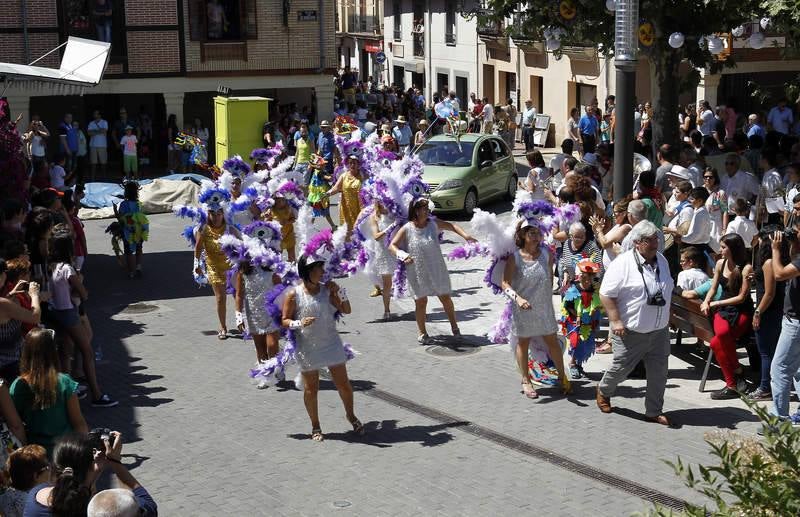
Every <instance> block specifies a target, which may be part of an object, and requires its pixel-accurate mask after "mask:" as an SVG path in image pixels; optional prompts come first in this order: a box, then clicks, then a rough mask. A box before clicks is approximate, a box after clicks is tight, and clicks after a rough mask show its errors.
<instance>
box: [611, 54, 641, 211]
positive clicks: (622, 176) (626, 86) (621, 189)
mask: <svg viewBox="0 0 800 517" xmlns="http://www.w3.org/2000/svg"><path fill="white" fill-rule="evenodd" d="M616 68H617V92H616V107H615V108H614V111H615V113H616V115H615V116H616V128H615V129H614V201H619V200H620V199H622V198H623V197H625V196H627V195H628V194H630V193H631V191H633V138H634V135H633V109H634V106H633V99H634V95H635V90H636V71H635V70H634V69H633V68H632V67H624V66H620V64H619V63H618V64H617V67H616Z"/></svg>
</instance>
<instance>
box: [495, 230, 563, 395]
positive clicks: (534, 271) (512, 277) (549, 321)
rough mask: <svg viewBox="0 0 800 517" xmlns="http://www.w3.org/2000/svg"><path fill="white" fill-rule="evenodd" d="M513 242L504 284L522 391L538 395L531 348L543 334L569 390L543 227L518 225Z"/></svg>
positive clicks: (526, 393)
mask: <svg viewBox="0 0 800 517" xmlns="http://www.w3.org/2000/svg"><path fill="white" fill-rule="evenodd" d="M514 244H515V245H516V246H517V250H516V251H515V252H514V253H513V254H512V255H511V256H509V257H508V260H506V265H505V269H504V270H503V282H502V287H503V292H504V293H505V294H506V296H508V297H509V298H510V299H511V301H512V306H511V310H512V313H511V315H512V318H511V328H512V332H513V334H514V335H515V336H516V337H517V347H516V349H515V354H516V358H517V367H518V368H519V371H520V373H521V374H522V392H523V393H524V394H525V396H526V397H528V398H531V399H535V398H538V397H539V394H538V393H536V390H535V389H533V386H532V385H531V378H530V373H529V370H528V347H529V345H530V342H531V339H532V338H536V337H540V338H541V339H542V340H543V341H544V342H545V344H546V345H547V349H548V354H549V356H550V358H551V359H552V360H553V362H554V363H555V365H556V369H557V370H558V378H559V382H560V384H561V390H562V391H563V392H564V393H565V394H566V393H570V392H571V391H572V388H571V386H570V382H569V378H568V377H567V375H566V374H565V372H564V352H563V351H562V350H561V346H560V345H559V343H558V339H557V338H556V332H557V331H558V323H556V318H555V314H554V313H553V311H552V310H551V308H552V305H553V301H552V298H553V297H552V293H551V286H552V283H551V282H552V278H553V260H552V258H551V257H550V253H549V252H548V251H547V250H546V248H545V247H544V246H543V244H542V232H541V230H540V229H539V228H538V227H536V226H530V225H529V224H528V223H527V221H522V222H521V223H519V224H518V226H517V232H516V234H515V236H514ZM534 307H535V308H536V309H535V310H534Z"/></svg>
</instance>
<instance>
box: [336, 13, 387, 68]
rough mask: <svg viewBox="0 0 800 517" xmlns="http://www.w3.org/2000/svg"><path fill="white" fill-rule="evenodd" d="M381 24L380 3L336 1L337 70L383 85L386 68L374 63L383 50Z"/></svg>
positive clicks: (377, 61)
mask: <svg viewBox="0 0 800 517" xmlns="http://www.w3.org/2000/svg"><path fill="white" fill-rule="evenodd" d="M383 22H384V18H383V0H359V1H354V0H337V1H336V47H337V52H338V56H339V68H341V69H344V68H345V67H349V68H350V69H351V70H355V71H357V72H358V76H359V79H361V80H362V81H367V80H368V79H369V78H370V77H372V78H373V80H375V81H378V82H386V72H385V71H386V64H385V63H379V61H380V60H379V59H377V56H378V55H380V53H381V52H383V50H384V46H383Z"/></svg>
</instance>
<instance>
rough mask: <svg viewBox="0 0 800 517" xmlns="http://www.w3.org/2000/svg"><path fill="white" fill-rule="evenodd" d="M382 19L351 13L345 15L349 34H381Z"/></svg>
mask: <svg viewBox="0 0 800 517" xmlns="http://www.w3.org/2000/svg"><path fill="white" fill-rule="evenodd" d="M382 21H383V20H382V19H381V18H378V17H377V16H366V15H360V14H351V15H350V16H348V17H347V32H349V33H351V34H373V35H377V34H381V33H382V32H383V24H382Z"/></svg>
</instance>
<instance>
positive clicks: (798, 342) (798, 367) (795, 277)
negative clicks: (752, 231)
mask: <svg viewBox="0 0 800 517" xmlns="http://www.w3.org/2000/svg"><path fill="white" fill-rule="evenodd" d="M793 202H794V206H795V207H797V206H798V204H800V194H799V195H797V196H795V198H794V200H793ZM798 238H800V222H795V225H794V226H792V227H790V228H787V229H786V230H784V231H782V232H775V233H774V234H773V236H772V270H773V273H774V274H775V280H777V281H779V282H780V281H786V294H785V295H784V302H783V321H782V323H781V335H780V337H779V338H778V344H777V346H776V347H775V354H774V355H773V357H772V366H771V367H770V372H769V373H770V377H771V381H770V387H771V389H772V401H773V407H772V411H771V413H772V414H774V415H775V416H777V417H778V418H780V419H782V420H787V419H791V421H792V424H793V425H795V426H800V410H799V411H797V412H796V413H795V414H793V415H791V416H789V398H790V397H791V389H792V384H794V387H795V391H797V392H798V393H800V242H798ZM784 240H786V241H789V256H790V257H791V263H789V264H786V265H784V264H783V259H782V258H781V246H782V245H783V241H784Z"/></svg>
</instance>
